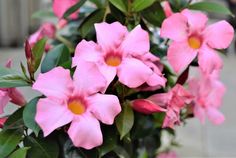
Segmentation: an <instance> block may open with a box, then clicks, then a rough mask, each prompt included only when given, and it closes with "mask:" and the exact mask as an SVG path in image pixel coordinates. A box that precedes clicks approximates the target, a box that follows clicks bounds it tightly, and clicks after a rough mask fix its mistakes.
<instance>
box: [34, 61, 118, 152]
mask: <svg viewBox="0 0 236 158" xmlns="http://www.w3.org/2000/svg"><path fill="white" fill-rule="evenodd" d="M77 64H78V66H77V69H76V70H75V73H74V76H73V80H72V79H71V77H70V71H69V70H66V69H64V68H62V67H57V68H54V69H52V70H51V71H49V72H47V73H44V74H40V75H39V77H38V79H37V80H36V82H35V83H34V84H33V89H35V90H38V91H40V92H42V93H43V94H44V95H45V96H46V98H43V99H40V100H39V101H38V104H37V112H36V118H35V120H36V122H37V123H38V124H39V126H40V127H41V129H42V130H43V132H44V136H47V135H49V134H50V133H51V132H52V131H54V130H55V129H57V128H58V127H61V126H64V125H66V124H68V123H70V122H71V124H70V127H69V130H68V134H69V136H70V138H71V140H72V142H73V143H74V145H75V146H77V147H83V148H85V149H91V148H93V147H96V146H99V145H101V144H102V142H103V139H102V133H101V129H100V124H99V121H101V122H102V123H104V124H108V125H111V124H113V121H114V118H115V117H116V115H117V114H118V113H120V111H121V107H120V103H119V100H118V98H117V97H116V96H114V95H105V94H100V93H98V92H99V91H104V88H105V86H106V80H105V78H104V77H103V75H102V74H101V73H100V72H99V70H98V68H97V66H96V64H94V63H90V62H82V61H81V62H79V63H77ZM98 120H99V121H98Z"/></svg>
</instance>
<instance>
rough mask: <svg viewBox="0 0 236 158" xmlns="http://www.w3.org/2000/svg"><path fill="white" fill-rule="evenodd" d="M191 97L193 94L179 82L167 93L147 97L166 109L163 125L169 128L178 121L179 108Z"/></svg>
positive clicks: (189, 100) (190, 99) (188, 101)
mask: <svg viewBox="0 0 236 158" xmlns="http://www.w3.org/2000/svg"><path fill="white" fill-rule="evenodd" d="M192 99H193V96H192V95H191V94H190V93H189V92H188V91H187V90H185V89H184V88H183V87H182V86H181V85H179V84H177V85H175V87H173V88H172V89H171V90H170V91H169V92H167V93H159V94H155V95H152V96H151V97H149V100H150V101H152V102H154V103H155V104H156V105H159V106H161V107H163V108H165V109H167V111H166V117H165V120H164V123H163V127H170V128H174V125H175V124H179V123H180V116H179V115H180V110H181V109H183V108H184V106H185V104H189V103H190V102H191V101H192Z"/></svg>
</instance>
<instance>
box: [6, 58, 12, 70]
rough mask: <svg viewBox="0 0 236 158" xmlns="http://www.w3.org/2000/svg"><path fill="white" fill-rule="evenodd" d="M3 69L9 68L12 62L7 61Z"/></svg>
mask: <svg viewBox="0 0 236 158" xmlns="http://www.w3.org/2000/svg"><path fill="white" fill-rule="evenodd" d="M5 67H6V68H11V67H12V60H11V59H8V60H7V63H6V64H5Z"/></svg>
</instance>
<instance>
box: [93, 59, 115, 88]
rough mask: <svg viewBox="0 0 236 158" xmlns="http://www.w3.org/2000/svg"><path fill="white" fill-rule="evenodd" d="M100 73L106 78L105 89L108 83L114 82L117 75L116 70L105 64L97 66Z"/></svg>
mask: <svg viewBox="0 0 236 158" xmlns="http://www.w3.org/2000/svg"><path fill="white" fill-rule="evenodd" d="M98 68H99V70H100V72H101V73H102V74H103V76H104V77H105V78H106V81H107V84H106V88H107V87H108V86H109V85H110V83H111V82H112V81H113V80H114V78H115V77H116V73H117V68H116V67H112V66H107V65H106V64H101V65H98Z"/></svg>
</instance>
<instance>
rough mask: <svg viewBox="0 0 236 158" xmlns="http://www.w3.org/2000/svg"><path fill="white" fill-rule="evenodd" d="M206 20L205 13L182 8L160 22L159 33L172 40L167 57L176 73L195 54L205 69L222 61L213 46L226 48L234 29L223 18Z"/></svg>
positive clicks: (216, 66) (188, 62)
mask: <svg viewBox="0 0 236 158" xmlns="http://www.w3.org/2000/svg"><path fill="white" fill-rule="evenodd" d="M207 21H208V18H207V16H206V15H204V14H202V13H199V12H192V11H190V10H188V9H185V10H183V11H182V12H181V13H175V14H173V15H172V16H170V17H169V18H167V19H165V21H164V22H163V24H162V27H161V36H162V37H167V38H170V39H171V40H173V42H172V43H171V44H170V47H169V48H168V52H167V58H168V61H169V63H170V64H171V65H172V67H173V69H174V70H175V71H176V72H177V73H179V72H180V71H182V70H183V69H184V68H186V67H187V66H188V65H189V64H190V63H191V62H192V61H193V60H194V58H196V56H198V63H199V66H200V67H201V69H202V70H203V71H204V72H207V73H211V72H212V71H213V70H215V69H221V67H222V60H221V58H220V57H219V56H218V55H217V53H216V51H215V50H214V49H225V48H227V47H228V46H229V45H230V43H231V41H232V39H233V36H234V29H233V27H232V26H231V25H230V24H229V23H228V22H226V21H220V22H217V23H215V24H212V25H210V26H206V24H207ZM173 24H174V27H173Z"/></svg>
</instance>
